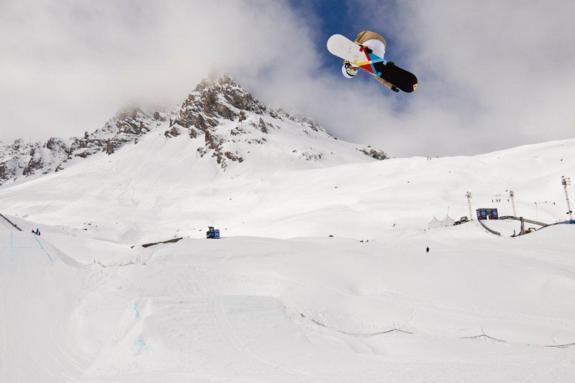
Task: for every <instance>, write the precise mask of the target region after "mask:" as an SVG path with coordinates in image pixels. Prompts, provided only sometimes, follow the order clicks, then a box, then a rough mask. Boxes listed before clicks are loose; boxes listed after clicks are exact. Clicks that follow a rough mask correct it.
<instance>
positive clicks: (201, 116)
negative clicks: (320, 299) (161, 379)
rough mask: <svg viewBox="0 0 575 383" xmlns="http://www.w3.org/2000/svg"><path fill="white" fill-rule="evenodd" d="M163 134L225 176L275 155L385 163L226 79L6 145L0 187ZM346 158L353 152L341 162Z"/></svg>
mask: <svg viewBox="0 0 575 383" xmlns="http://www.w3.org/2000/svg"><path fill="white" fill-rule="evenodd" d="M158 130H160V132H162V131H163V136H164V137H165V138H166V139H168V140H170V139H173V138H175V137H178V136H187V137H188V138H189V139H190V140H191V142H190V145H189V149H190V150H195V151H196V152H197V153H198V156H199V157H200V158H203V157H211V158H214V159H215V161H216V163H217V164H218V165H219V167H220V168H221V169H223V170H226V169H227V168H228V167H229V166H230V165H231V164H233V163H237V164H239V163H242V162H244V161H245V160H246V159H247V158H249V157H253V160H252V162H253V161H264V162H265V161H266V156H268V155H269V154H270V153H273V158H275V159H276V160H277V161H280V160H279V159H280V158H283V159H282V160H281V161H283V162H284V163H292V165H291V166H304V167H305V166H308V165H306V163H307V164H309V166H311V165H312V163H316V165H313V166H326V165H327V164H330V163H336V162H337V160H336V159H337V158H339V161H342V160H343V158H344V157H345V158H348V160H355V161H357V160H362V158H365V156H367V157H371V158H373V159H377V160H381V159H385V158H387V156H386V155H385V153H384V152H382V151H379V150H377V149H373V148H371V147H367V148H366V147H358V146H354V145H353V144H349V143H345V142H343V141H338V140H337V138H335V137H333V136H331V135H330V134H329V133H328V132H327V131H326V130H325V129H323V128H322V127H321V126H320V125H319V124H317V123H316V122H314V121H312V120H310V119H308V118H305V117H301V116H296V115H292V114H290V113H287V112H286V111H284V110H282V109H273V108H270V107H268V106H266V105H265V104H263V103H262V102H261V101H259V100H257V99H256V98H255V97H254V96H253V95H252V94H251V93H249V92H248V91H247V90H245V89H244V88H242V87H241V86H240V85H239V84H238V83H237V82H235V81H234V80H233V79H232V78H231V77H230V76H228V75H224V76H221V77H217V78H212V79H207V80H203V81H201V82H200V83H199V84H198V85H197V86H196V87H195V89H194V90H193V91H192V92H191V93H190V94H189V95H188V97H187V98H186V99H185V100H184V102H183V103H182V104H181V105H180V107H179V108H176V109H175V110H172V111H168V112H166V111H145V110H143V109H141V108H138V107H130V108H125V109H123V110H121V111H119V112H118V113H117V114H116V115H115V116H114V117H113V118H111V119H110V120H109V121H107V122H106V123H105V124H104V126H103V127H102V128H100V129H97V130H95V131H93V132H85V133H84V135H83V136H81V137H71V138H68V139H60V138H57V137H52V138H50V139H48V140H47V141H45V142H35V143H26V142H24V141H23V140H16V141H14V142H13V143H11V144H2V143H0V185H1V184H3V183H5V182H6V181H9V180H16V179H19V178H21V177H28V176H32V175H39V174H47V173H50V172H57V171H60V170H62V169H64V168H65V167H67V166H68V165H69V164H70V163H73V162H75V161H78V160H81V159H83V158H86V157H88V156H91V155H93V154H96V153H101V152H105V153H107V154H109V155H112V154H114V153H115V152H116V151H117V150H118V149H120V148H121V147H122V146H124V145H127V144H130V143H131V144H137V143H138V140H139V139H140V138H143V136H146V135H148V134H149V133H150V132H154V131H158ZM180 138H181V137H180ZM350 149H351V150H350ZM343 152H345V153H347V154H346V155H343V156H342V153H343ZM350 152H351V153H352V154H350ZM280 153H281V155H280ZM358 153H359V154H358ZM254 156H255V157H254ZM356 156H359V157H358V158H356ZM334 161H335V162H334ZM294 163H299V164H301V165H293V164H294ZM322 164H325V165H322Z"/></svg>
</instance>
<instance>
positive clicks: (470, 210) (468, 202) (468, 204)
mask: <svg viewBox="0 0 575 383" xmlns="http://www.w3.org/2000/svg"><path fill="white" fill-rule="evenodd" d="M465 197H467V206H468V207H469V220H470V221H471V220H472V219H473V213H472V209H471V192H470V191H468V192H466V193H465Z"/></svg>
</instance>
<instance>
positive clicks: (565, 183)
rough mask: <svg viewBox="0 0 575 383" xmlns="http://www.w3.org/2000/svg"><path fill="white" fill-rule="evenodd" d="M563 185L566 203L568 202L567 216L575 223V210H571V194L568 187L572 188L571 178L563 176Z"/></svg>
mask: <svg viewBox="0 0 575 383" xmlns="http://www.w3.org/2000/svg"><path fill="white" fill-rule="evenodd" d="M561 184H562V185H563V189H564V190H565V201H567V214H569V220H570V221H573V210H571V202H570V201H569V192H568V190H567V186H571V178H569V177H565V176H561Z"/></svg>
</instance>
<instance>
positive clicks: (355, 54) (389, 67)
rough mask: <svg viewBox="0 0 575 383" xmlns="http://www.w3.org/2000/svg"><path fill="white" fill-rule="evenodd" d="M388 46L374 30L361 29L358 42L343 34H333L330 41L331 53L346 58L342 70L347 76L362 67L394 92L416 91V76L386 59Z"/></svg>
mask: <svg viewBox="0 0 575 383" xmlns="http://www.w3.org/2000/svg"><path fill="white" fill-rule="evenodd" d="M386 45H387V44H386V41H385V38H384V37H383V36H382V35H380V34H378V33H376V32H372V31H362V32H359V33H358V35H357V37H356V38H355V41H351V40H349V39H347V38H346V37H345V36H342V35H333V36H331V37H330V38H329V39H328V41H327V49H328V50H329V51H330V53H332V54H333V55H335V56H337V57H340V58H342V59H343V60H344V61H343V65H342V67H341V71H342V73H343V75H344V76H345V77H346V78H353V77H354V76H355V75H357V73H358V71H359V69H363V70H365V71H367V72H369V73H370V74H371V75H373V76H374V77H375V79H376V80H377V81H379V82H380V83H381V84H382V85H384V86H385V87H387V88H389V89H391V90H392V91H394V92H399V91H400V90H402V91H404V92H408V93H411V92H413V91H415V89H416V88H417V77H416V76H415V75H414V74H413V73H410V72H408V71H406V70H405V69H402V68H400V67H398V66H396V65H395V64H394V63H392V62H390V61H386V60H385V59H384V55H385V48H386Z"/></svg>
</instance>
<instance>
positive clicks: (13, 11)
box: [0, 0, 575, 155]
mask: <svg viewBox="0 0 575 383" xmlns="http://www.w3.org/2000/svg"><path fill="white" fill-rule="evenodd" d="M348 2H349V4H350V7H351V8H352V9H355V10H356V11H358V12H361V11H363V13H364V14H363V17H359V18H358V19H357V22H356V25H357V28H358V29H361V28H362V26H365V27H366V28H372V29H375V30H378V31H381V32H382V33H383V34H385V35H386V36H388V37H391V39H390V40H389V41H388V43H389V47H388V55H389V57H391V58H392V59H394V55H395V57H399V58H404V60H405V62H398V61H397V60H394V61H396V63H397V64H398V65H402V66H405V67H407V68H408V69H411V70H413V71H414V72H415V73H416V74H417V75H418V77H419V79H420V87H419V89H418V91H417V92H416V93H415V94H412V95H395V94H386V93H384V92H382V91H381V90H380V89H379V85H378V84H377V83H375V82H366V81H357V80H346V79H343V78H342V77H341V76H340V74H339V73H338V72H337V73H326V71H325V70H322V69H321V67H319V66H318V63H320V62H321V59H322V58H321V55H320V52H318V51H316V48H315V47H316V45H315V44H316V43H317V39H318V38H319V37H318V36H320V35H321V34H320V33H319V31H318V28H317V23H318V19H317V16H315V17H307V18H305V17H302V13H294V10H293V9H290V6H289V3H287V2H284V1H274V2H271V1H263V0H262V1H248V0H245V1H240V0H238V1H153V0H144V1H117V2H108V1H98V2H95V1H87V0H80V1H64V0H60V1H58V0H38V1H33V2H31V1H16V0H12V1H8V2H7V1H4V2H1V3H0V50H1V51H2V52H3V55H2V58H1V59H0V105H2V107H1V108H2V109H1V113H0V114H1V116H2V118H1V123H0V139H12V138H15V137H18V136H24V137H28V136H31V137H32V138H36V137H37V138H44V137H47V136H52V135H73V134H81V133H82V132H83V131H84V130H91V129H95V128H97V127H99V126H101V125H102V123H103V122H104V121H105V120H106V119H107V118H109V117H110V116H111V115H113V114H114V112H115V111H116V110H118V109H119V108H121V107H122V106H124V105H126V104H128V103H140V102H144V103H168V104H176V103H178V102H181V101H182V99H183V98H184V97H185V95H186V93H187V92H188V91H189V90H190V89H192V88H193V87H194V85H195V83H196V82H197V81H199V80H200V79H201V78H203V77H205V76H206V75H208V74H210V73H212V72H229V73H231V74H232V75H234V76H235V77H236V78H237V79H238V80H239V81H240V82H242V83H244V84H246V85H247V86H248V87H250V88H251V89H253V90H254V91H255V93H256V95H257V96H259V97H260V98H262V99H263V101H266V102H272V103H274V104H275V105H276V106H285V107H287V108H292V109H297V110H300V111H301V112H303V113H306V114H308V115H310V116H311V117H313V118H316V119H318V120H320V121H321V122H323V123H324V125H325V126H326V127H328V128H330V129H331V130H332V131H333V132H334V133H336V135H339V136H340V137H342V138H345V139H349V140H352V141H356V142H369V143H372V144H375V145H377V146H380V147H381V148H383V149H385V150H387V151H389V152H390V153H391V154H392V155H411V154H421V155H438V154H468V153H477V152H482V151H487V150H493V149H498V148H501V147H506V146H512V145H518V144H522V143H528V142H536V141H541V140H547V139H556V138H564V137H572V136H573V135H574V130H575V112H574V109H573V107H572V105H573V104H574V101H575V97H574V92H575V91H574V85H575V70H573V69H572V68H574V66H573V62H575V44H573V41H572V39H573V36H575V27H574V26H573V24H572V22H571V20H570V17H571V16H572V15H573V14H575V3H572V2H566V1H559V0H557V1H554V2H553V1H551V2H549V1H545V2H544V1H523V2H513V1H495V0H486V1H482V2H477V1H472V0H462V1H458V2H452V1H448V0H435V1H426V0H410V1H376V0H362V1H359V0H348ZM519 3H520V4H519ZM333 32H334V33H335V32H338V31H333ZM319 46H323V43H321V44H319ZM333 59H334V60H337V59H336V58H333Z"/></svg>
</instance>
